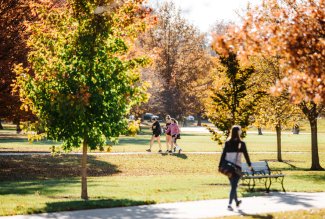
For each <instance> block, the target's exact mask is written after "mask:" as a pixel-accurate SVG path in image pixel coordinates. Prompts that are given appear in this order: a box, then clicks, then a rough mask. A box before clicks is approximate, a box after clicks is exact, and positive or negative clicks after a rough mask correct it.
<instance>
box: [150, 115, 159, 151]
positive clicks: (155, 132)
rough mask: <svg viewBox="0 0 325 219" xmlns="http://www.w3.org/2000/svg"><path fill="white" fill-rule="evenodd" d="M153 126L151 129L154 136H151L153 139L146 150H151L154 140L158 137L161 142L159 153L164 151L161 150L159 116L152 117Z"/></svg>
mask: <svg viewBox="0 0 325 219" xmlns="http://www.w3.org/2000/svg"><path fill="white" fill-rule="evenodd" d="M152 122H153V123H152V126H151V130H152V136H151V140H150V148H149V149H147V150H146V151H148V152H151V147H152V145H153V142H154V141H155V139H157V141H158V144H159V151H158V152H159V153H161V152H162V150H161V142H160V135H161V126H160V124H159V122H158V119H157V118H153V119H152Z"/></svg>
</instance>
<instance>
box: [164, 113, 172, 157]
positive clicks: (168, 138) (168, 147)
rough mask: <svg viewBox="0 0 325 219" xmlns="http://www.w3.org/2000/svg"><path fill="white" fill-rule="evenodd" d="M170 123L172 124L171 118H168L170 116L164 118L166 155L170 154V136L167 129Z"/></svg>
mask: <svg viewBox="0 0 325 219" xmlns="http://www.w3.org/2000/svg"><path fill="white" fill-rule="evenodd" d="M171 123H172V120H171V117H170V115H167V116H166V127H165V133H166V147H167V151H166V153H172V136H171V133H170V130H169V129H168V127H169V126H170V124H171Z"/></svg>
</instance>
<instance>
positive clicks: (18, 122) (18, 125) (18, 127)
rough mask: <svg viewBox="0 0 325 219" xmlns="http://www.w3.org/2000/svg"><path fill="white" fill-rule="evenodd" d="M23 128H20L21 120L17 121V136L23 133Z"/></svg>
mask: <svg viewBox="0 0 325 219" xmlns="http://www.w3.org/2000/svg"><path fill="white" fill-rule="evenodd" d="M21 131H22V130H21V128H20V119H18V120H17V123H16V132H17V134H20V133H21Z"/></svg>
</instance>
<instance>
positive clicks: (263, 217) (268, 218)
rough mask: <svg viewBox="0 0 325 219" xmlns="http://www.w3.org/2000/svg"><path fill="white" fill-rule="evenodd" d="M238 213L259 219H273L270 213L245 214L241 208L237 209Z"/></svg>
mask: <svg viewBox="0 0 325 219" xmlns="http://www.w3.org/2000/svg"><path fill="white" fill-rule="evenodd" d="M238 213H239V214H240V215H241V216H245V217H250V218H259V219H273V218H274V217H273V216H272V215H270V214H267V215H258V214H247V213H245V212H244V211H243V210H238Z"/></svg>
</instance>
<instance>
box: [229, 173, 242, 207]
mask: <svg viewBox="0 0 325 219" xmlns="http://www.w3.org/2000/svg"><path fill="white" fill-rule="evenodd" d="M239 179H240V176H238V175H236V174H235V175H234V176H233V177H231V178H229V181H230V186H231V190H230V195H229V205H231V203H232V201H233V200H234V199H235V202H236V203H237V202H238V199H237V187H238V182H239Z"/></svg>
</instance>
